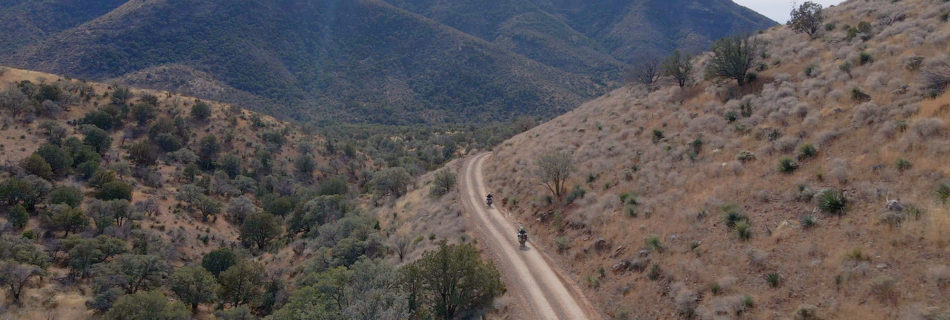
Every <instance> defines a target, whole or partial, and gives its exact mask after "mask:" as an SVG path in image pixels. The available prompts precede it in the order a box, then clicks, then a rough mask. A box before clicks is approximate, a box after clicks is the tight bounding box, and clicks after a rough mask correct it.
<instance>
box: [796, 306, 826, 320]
mask: <svg viewBox="0 0 950 320" xmlns="http://www.w3.org/2000/svg"><path fill="white" fill-rule="evenodd" d="M792 316H793V317H795V320H817V319H819V318H818V307H816V306H814V305H810V304H800V305H798V307H797V308H795V311H794V312H792Z"/></svg>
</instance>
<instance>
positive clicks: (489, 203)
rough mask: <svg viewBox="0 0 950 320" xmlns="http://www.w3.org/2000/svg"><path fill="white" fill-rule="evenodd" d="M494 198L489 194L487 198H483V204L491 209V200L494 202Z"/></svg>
mask: <svg viewBox="0 0 950 320" xmlns="http://www.w3.org/2000/svg"><path fill="white" fill-rule="evenodd" d="M494 197H495V196H494V195H492V194H491V193H489V194H488V195H487V196H485V203H487V204H488V206H489V207H491V204H492V200H494Z"/></svg>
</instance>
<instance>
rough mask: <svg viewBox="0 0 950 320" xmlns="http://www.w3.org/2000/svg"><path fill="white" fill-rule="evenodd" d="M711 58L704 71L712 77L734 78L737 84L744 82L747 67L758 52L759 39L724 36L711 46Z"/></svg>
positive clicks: (753, 61)
mask: <svg viewBox="0 0 950 320" xmlns="http://www.w3.org/2000/svg"><path fill="white" fill-rule="evenodd" d="M712 53H713V55H712V59H711V60H710V62H709V66H708V67H707V69H706V73H707V74H708V75H710V76H713V77H719V78H727V79H735V80H736V82H737V83H738V84H739V86H740V87H741V86H744V85H745V84H746V81H747V78H748V76H749V69H750V68H752V66H753V64H754V63H755V59H756V56H757V55H758V53H759V41H758V40H756V39H755V38H752V37H742V36H736V37H726V38H722V39H719V40H718V41H716V43H715V44H713V46H712Z"/></svg>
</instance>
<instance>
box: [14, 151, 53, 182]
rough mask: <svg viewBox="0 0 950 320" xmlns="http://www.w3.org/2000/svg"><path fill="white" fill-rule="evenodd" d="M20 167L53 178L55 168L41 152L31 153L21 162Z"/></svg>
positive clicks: (39, 175)
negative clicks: (44, 158)
mask: <svg viewBox="0 0 950 320" xmlns="http://www.w3.org/2000/svg"><path fill="white" fill-rule="evenodd" d="M20 168H23V170H26V172H28V173H30V174H32V175H35V176H37V177H40V178H43V179H51V178H53V168H52V167H50V165H49V163H46V160H43V157H41V156H40V155H39V154H36V153H34V154H31V155H30V156H29V157H26V159H23V161H21V162H20Z"/></svg>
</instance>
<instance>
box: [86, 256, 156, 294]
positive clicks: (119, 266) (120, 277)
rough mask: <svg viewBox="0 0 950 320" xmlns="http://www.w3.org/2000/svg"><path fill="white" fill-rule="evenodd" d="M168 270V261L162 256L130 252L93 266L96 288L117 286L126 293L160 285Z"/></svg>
mask: <svg viewBox="0 0 950 320" xmlns="http://www.w3.org/2000/svg"><path fill="white" fill-rule="evenodd" d="M168 271H169V267H168V263H167V262H166V261H165V259H163V258H162V257H159V256H156V255H147V254H131V253H126V254H121V255H118V256H116V257H115V258H113V259H112V260H111V261H109V262H106V263H100V264H97V265H95V266H94V267H93V274H94V275H95V277H96V281H95V287H96V288H100V289H103V288H111V287H119V288H122V290H124V291H125V292H126V293H128V294H132V293H136V292H139V291H147V290H151V289H154V288H159V287H161V286H162V283H163V282H164V280H165V278H166V277H168Z"/></svg>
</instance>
